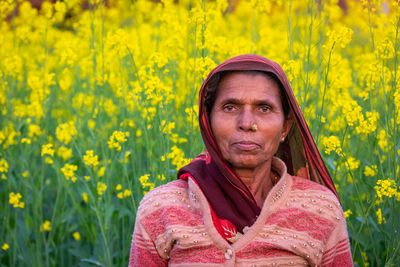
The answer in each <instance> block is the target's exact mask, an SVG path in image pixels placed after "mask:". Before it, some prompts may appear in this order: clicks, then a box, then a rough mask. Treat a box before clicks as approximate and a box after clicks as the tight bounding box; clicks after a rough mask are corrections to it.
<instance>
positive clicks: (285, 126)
mask: <svg viewBox="0 0 400 267" xmlns="http://www.w3.org/2000/svg"><path fill="white" fill-rule="evenodd" d="M293 119H294V118H293V113H292V112H291V111H290V113H289V114H288V116H287V118H286V120H285V123H284V124H283V129H282V136H281V139H282V138H283V139H284V138H286V136H287V135H288V134H289V132H290V129H291V128H292V124H293Z"/></svg>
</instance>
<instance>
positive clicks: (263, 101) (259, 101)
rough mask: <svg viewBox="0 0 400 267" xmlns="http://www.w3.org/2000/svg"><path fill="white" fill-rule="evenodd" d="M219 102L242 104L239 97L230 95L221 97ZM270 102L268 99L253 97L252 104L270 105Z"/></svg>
mask: <svg viewBox="0 0 400 267" xmlns="http://www.w3.org/2000/svg"><path fill="white" fill-rule="evenodd" d="M221 103H222V104H228V103H229V104H235V105H239V104H242V103H243V101H241V100H240V99H239V98H233V97H230V98H227V99H223V100H222V101H221ZM270 104H271V101H269V100H268V99H255V100H254V101H253V105H256V106H261V105H270Z"/></svg>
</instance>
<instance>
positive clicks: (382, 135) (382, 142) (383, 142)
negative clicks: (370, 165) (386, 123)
mask: <svg viewBox="0 0 400 267" xmlns="http://www.w3.org/2000/svg"><path fill="white" fill-rule="evenodd" d="M377 138H378V145H379V147H380V148H381V149H382V150H383V151H385V152H387V151H388V142H387V138H388V137H387V135H386V131H385V130H384V129H382V130H380V131H379V133H378V136H377Z"/></svg>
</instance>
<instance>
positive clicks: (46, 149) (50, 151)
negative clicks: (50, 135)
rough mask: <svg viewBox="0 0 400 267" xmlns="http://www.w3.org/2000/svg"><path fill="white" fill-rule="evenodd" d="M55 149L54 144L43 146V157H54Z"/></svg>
mask: <svg viewBox="0 0 400 267" xmlns="http://www.w3.org/2000/svg"><path fill="white" fill-rule="evenodd" d="M54 151H55V150H54V148H53V144H46V145H42V154H41V155H42V156H44V155H50V156H54Z"/></svg>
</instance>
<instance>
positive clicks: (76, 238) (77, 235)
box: [72, 232, 81, 241]
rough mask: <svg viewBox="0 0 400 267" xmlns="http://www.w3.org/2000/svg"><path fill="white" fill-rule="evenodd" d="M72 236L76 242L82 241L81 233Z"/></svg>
mask: <svg viewBox="0 0 400 267" xmlns="http://www.w3.org/2000/svg"><path fill="white" fill-rule="evenodd" d="M72 236H73V237H74V239H75V240H76V241H79V240H81V234H80V233H79V232H74V233H73V234H72Z"/></svg>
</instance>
